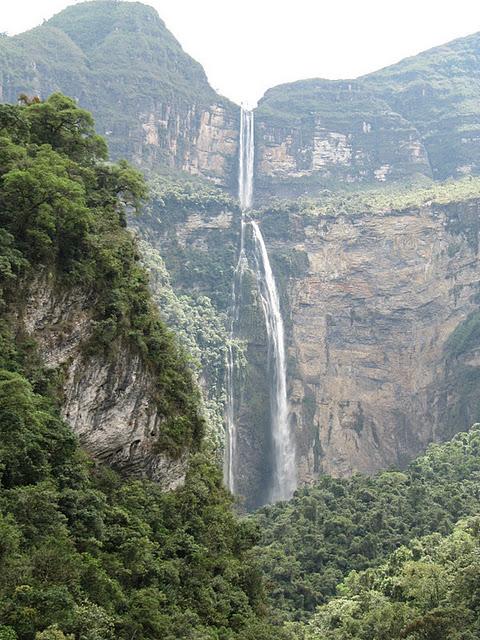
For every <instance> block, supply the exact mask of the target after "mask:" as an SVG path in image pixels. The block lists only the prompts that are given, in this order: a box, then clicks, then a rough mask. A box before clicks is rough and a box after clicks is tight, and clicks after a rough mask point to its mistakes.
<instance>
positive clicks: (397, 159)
mask: <svg viewBox="0 0 480 640" xmlns="http://www.w3.org/2000/svg"><path fill="white" fill-rule="evenodd" d="M256 122H257V131H256V133H257V136H256V143H257V144H256V154H257V156H256V164H257V167H256V168H257V171H256V184H255V187H256V193H257V195H260V196H262V195H268V194H272V193H275V195H294V194H297V195H302V194H303V193H305V192H312V191H313V192H314V191H315V190H318V189H319V188H322V186H326V185H329V184H332V183H340V182H343V183H345V182H346V183H371V182H373V183H375V182H377V183H382V182H387V181H394V180H399V179H402V178H411V177H413V176H415V175H418V174H422V175H425V176H430V175H431V169H430V165H429V161H428V157H427V154H426V151H425V148H424V146H423V144H422V142H421V140H420V136H419V134H418V131H417V130H416V129H415V127H414V126H413V125H412V124H410V123H409V122H408V121H407V120H405V119H404V118H403V117H402V116H400V115H399V114H398V113H395V112H394V111H393V110H392V109H391V107H390V106H389V105H388V104H387V103H386V102H385V101H383V100H381V99H379V98H377V97H375V95H374V94H373V93H371V92H369V91H367V90H366V89H364V87H362V85H361V84H360V83H358V82H356V81H328V80H307V81H301V82H295V83H292V84H289V85H282V86H279V87H275V88H274V89H270V90H269V91H267V93H266V94H265V96H264V97H263V98H262V100H261V101H260V103H259V108H258V110H257V111H256Z"/></svg>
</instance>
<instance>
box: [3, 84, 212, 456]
mask: <svg viewBox="0 0 480 640" xmlns="http://www.w3.org/2000/svg"><path fill="white" fill-rule="evenodd" d="M0 135H1V139H2V147H1V157H0V189H1V192H0V211H1V214H0V223H1V225H2V237H3V243H4V245H5V246H6V248H7V251H8V252H7V253H6V256H5V257H4V263H5V264H4V267H3V271H4V273H5V275H6V277H4V279H3V283H2V285H3V288H4V294H5V303H6V305H7V308H8V304H9V303H11V302H14V301H15V299H16V298H15V296H16V293H17V285H16V284H15V281H14V276H15V275H17V276H18V278H20V282H22V281H25V280H26V279H27V278H30V277H31V275H32V274H33V273H38V272H39V271H42V270H43V271H45V272H48V271H51V272H53V274H54V275H55V277H56V278H57V279H58V282H59V286H62V285H64V286H68V285H71V284H76V285H77V286H79V287H81V288H82V289H83V290H84V291H85V293H86V295H87V296H88V295H91V296H93V298H94V299H95V301H96V302H95V305H94V321H95V326H94V331H93V335H92V337H91V340H90V349H91V350H92V352H94V351H96V350H99V349H106V350H109V349H112V348H114V345H115V344H118V343H119V342H120V341H121V340H127V342H129V343H130V344H131V345H132V346H135V348H136V349H137V350H138V351H139V352H140V353H141V355H142V358H143V360H144V362H145V364H146V366H147V367H148V368H149V369H150V371H151V372H152V375H153V377H154V379H155V384H156V393H157V397H156V401H157V402H158V405H159V407H160V409H161V411H162V412H163V413H164V415H166V416H168V419H167V420H166V422H165V425H164V428H163V429H162V433H161V436H160V440H159V443H158V445H159V447H160V448H166V449H169V450H170V451H171V452H173V453H177V452H180V451H181V450H184V449H185V448H186V447H191V446H193V447H198V446H199V444H200V441H201V438H202V432H203V421H202V418H201V417H200V416H199V413H198V392H197V390H196V386H195V384H194V383H193V381H192V376H191V374H190V371H189V369H188V366H187V363H186V362H185V359H184V358H183V357H182V355H181V353H180V351H179V349H178V347H177V345H176V343H175V341H174V339H173V336H172V335H171V333H170V332H169V331H168V330H167V328H166V327H165V325H164V324H163V322H161V320H160V319H159V316H158V312H157V310H156V309H155V306H154V304H153V302H152V301H151V298H150V293H149V290H148V279H147V276H146V273H145V271H144V270H143V268H142V267H141V266H140V264H139V256H138V253H137V249H136V247H135V243H134V241H133V239H132V236H131V234H130V233H129V232H128V231H127V230H126V229H125V226H126V211H127V210H129V209H136V208H138V206H139V204H140V201H141V199H142V198H143V197H144V196H145V193H146V190H145V185H144V181H143V178H142V177H141V176H140V174H138V173H137V172H136V171H134V170H133V169H131V168H130V167H129V166H128V165H127V164H126V163H125V162H120V163H119V164H111V163H108V162H107V161H106V146H105V143H104V141H103V140H102V139H101V138H100V137H99V136H97V135H96V134H95V132H94V128H93V121H92V118H91V116H90V114H88V112H86V111H83V110H81V109H78V108H77V107H76V105H75V103H74V102H73V101H72V100H71V99H69V98H65V97H64V96H62V95H60V94H54V95H52V96H51V97H50V98H49V99H48V100H47V101H45V102H36V101H34V102H33V103H28V104H24V105H23V106H10V105H2V106H1V107H0Z"/></svg>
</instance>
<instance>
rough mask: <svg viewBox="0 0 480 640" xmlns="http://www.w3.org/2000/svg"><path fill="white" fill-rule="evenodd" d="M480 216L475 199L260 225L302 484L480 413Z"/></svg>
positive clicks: (409, 450) (356, 467)
mask: <svg viewBox="0 0 480 640" xmlns="http://www.w3.org/2000/svg"><path fill="white" fill-rule="evenodd" d="M479 213H480V201H479V200H478V199H476V200H472V201H470V202H466V203H458V204H455V203H452V204H449V205H434V204H431V205H426V206H423V207H421V208H413V209H408V210H404V211H392V210H391V211H384V212H382V213H378V214H362V213H359V214H356V215H338V216H319V217H318V218H316V217H314V216H304V215H299V214H297V213H294V212H293V213H289V214H278V213H271V214H266V215H265V216H264V218H262V227H263V232H264V235H265V236H266V238H267V242H268V243H269V250H270V252H271V255H272V261H273V262H274V264H275V265H276V268H277V273H278V274H279V281H280V283H281V284H283V305H284V314H285V319H286V324H287V328H288V335H289V338H288V351H289V364H290V368H289V388H290V399H291V409H292V428H293V429H294V430H295V433H296V441H297V446H298V467H299V474H300V477H301V479H302V480H304V481H310V480H312V479H314V478H315V477H317V476H318V474H319V473H329V474H332V475H339V476H342V475H350V474H351V473H354V472H357V471H360V472H366V473H371V472H373V471H375V470H377V469H381V468H385V467H388V466H390V465H403V464H405V463H406V462H407V461H408V460H409V459H411V458H412V457H413V456H414V455H415V454H416V453H418V452H419V451H421V450H423V449H424V448H425V446H426V445H427V444H428V443H429V442H431V441H436V440H442V439H445V438H446V437H447V436H449V435H451V434H452V433H453V432H455V431H457V430H462V429H465V428H467V427H468V426H469V425H470V424H472V423H473V422H475V421H476V420H478V419H479V418H480V413H479V410H480V406H479V404H478V394H479V391H480V368H479V360H478V354H479V348H480V339H479V335H480V331H479V328H478V327H479V326H480V325H479V320H480V316H479V312H478V303H479V300H480V298H479V294H480V265H479V260H478V240H479V235H478V234H479ZM279 216H280V219H279ZM280 229H281V231H279V230H280ZM292 265H298V266H297V267H296V268H294V269H292ZM282 274H283V277H282Z"/></svg>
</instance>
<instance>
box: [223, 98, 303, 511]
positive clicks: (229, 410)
mask: <svg viewBox="0 0 480 640" xmlns="http://www.w3.org/2000/svg"><path fill="white" fill-rule="evenodd" d="M254 157H255V137H254V117H253V112H251V111H246V110H245V109H243V108H242V109H241V111H240V142H239V172H238V176H239V177H238V196H239V198H238V199H239V201H240V208H241V221H240V225H241V229H240V247H239V252H238V262H237V266H236V267H235V272H234V278H233V286H232V312H231V338H232V339H233V338H234V336H235V326H236V324H237V323H238V322H239V320H240V314H241V313H242V300H241V296H240V292H241V289H242V277H243V273H244V271H245V269H246V268H248V256H247V252H246V249H245V232H246V226H247V223H246V220H245V215H246V212H248V211H249V210H250V209H251V207H252V203H253V185H254ZM248 224H249V226H250V227H251V229H252V232H253V256H252V257H253V260H254V264H255V279H256V281H257V284H258V288H259V294H260V299H261V303H262V309H263V313H264V317H265V325H266V329H267V338H268V366H267V373H268V375H269V378H270V381H269V383H268V387H269V396H270V432H269V434H268V440H269V441H270V443H269V444H270V447H269V448H270V449H271V452H272V460H271V478H267V483H266V487H265V491H266V495H267V496H268V498H269V500H270V501H273V502H275V501H277V500H285V499H288V498H290V497H291V496H292V495H293V492H294V490H295V488H296V472H295V449H294V443H293V438H292V436H291V433H290V425H289V409H288V398H287V382H286V361H285V336H284V328H283V320H282V315H281V311H280V304H279V298H278V293H277V287H276V284H275V279H274V277H273V273H272V268H271V266H270V261H269V258H268V253H267V249H266V247H265V242H264V240H263V236H262V233H261V231H260V228H259V226H258V224H257V223H256V222H255V221H254V220H251V221H250V222H249V223H248ZM226 375H227V403H226V412H225V413H226V425H227V433H226V445H225V462H224V466H225V480H226V483H227V486H228V487H229V488H230V490H231V491H232V492H234V493H235V469H236V466H237V461H236V452H237V449H238V444H237V429H236V424H235V405H236V402H235V385H234V378H235V363H234V356H233V350H232V348H231V347H229V349H228V354H227V374H226ZM267 463H268V460H264V462H263V464H264V465H265V464H267Z"/></svg>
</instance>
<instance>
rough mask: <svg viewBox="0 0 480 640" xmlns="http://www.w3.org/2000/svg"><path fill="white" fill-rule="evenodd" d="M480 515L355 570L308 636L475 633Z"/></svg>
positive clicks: (329, 639)
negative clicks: (377, 563)
mask: <svg viewBox="0 0 480 640" xmlns="http://www.w3.org/2000/svg"><path fill="white" fill-rule="evenodd" d="M479 533H480V520H479V518H478V517H477V518H471V519H469V520H466V521H463V522H460V523H459V524H458V525H457V526H456V527H455V529H454V531H453V533H452V534H451V535H450V536H448V537H446V538H442V536H440V535H438V534H434V535H430V536H427V537H424V538H420V539H415V540H413V541H412V542H411V543H410V544H409V545H408V546H406V547H401V548H399V549H398V550H397V551H396V552H395V553H394V554H392V555H391V556H390V557H389V558H388V560H387V562H385V564H382V565H381V566H380V567H378V568H376V569H369V570H367V571H364V572H361V573H357V572H353V573H352V574H350V575H349V576H348V578H347V579H346V580H345V581H344V582H343V584H341V585H340V587H339V592H340V593H341V595H340V596H339V597H337V598H334V599H333V600H331V601H330V602H329V603H328V604H326V605H324V606H322V607H320V608H319V609H318V610H317V612H316V614H315V615H314V617H313V618H312V620H311V621H310V623H309V624H308V626H306V627H305V628H304V629H302V631H303V633H302V635H301V637H302V638H303V639H304V640H350V639H352V638H354V639H355V640H371V639H372V638H375V639H377V638H378V640H383V639H385V640H397V639H398V640H400V639H401V638H402V639H404V638H407V639H408V640H474V638H478V637H479V634H480V600H479V593H480V592H479V586H480V583H479V580H478V575H479V569H480V564H479V558H480V535H479Z"/></svg>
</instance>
